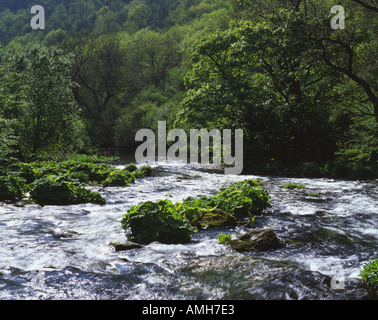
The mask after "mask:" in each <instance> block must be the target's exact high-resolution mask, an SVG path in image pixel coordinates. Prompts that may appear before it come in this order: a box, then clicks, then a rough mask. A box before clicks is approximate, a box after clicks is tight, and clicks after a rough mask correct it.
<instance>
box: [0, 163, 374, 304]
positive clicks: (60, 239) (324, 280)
mask: <svg viewBox="0 0 378 320" xmlns="http://www.w3.org/2000/svg"><path fill="white" fill-rule="evenodd" d="M153 167H154V168H155V175H154V176H153V177H149V178H147V179H142V180H137V181H136V183H135V184H134V185H131V186H129V187H126V188H100V187H93V188H90V189H91V190H93V191H99V192H101V193H102V194H103V196H104V198H105V199H106V200H107V203H108V204H107V205H106V206H98V205H92V204H90V205H88V204H86V205H76V206H59V207H55V206H54V207H53V206H45V207H40V206H38V205H35V204H16V205H14V204H13V205H9V204H0V300H4V299H54V300H63V299H70V300H79V299H80V300H86V299H88V300H89V299H91V300H92V299H93V300H94V299H101V300H110V299H111V300H116V299H128V300H131V299H132V300H134V299H135V300H145V299H159V300H170V299H179V300H180V299H194V300H199V299H201V300H213V299H216V300H221V299H235V300H238V299H280V300H281V299H282V300H284V299H343V300H345V299H375V298H376V296H371V295H369V293H368V291H367V290H366V289H365V287H364V285H363V284H362V282H361V280H360V279H359V272H360V270H361V269H362V267H363V265H364V263H366V262H367V261H369V260H371V259H372V258H373V257H376V256H378V250H377V249H378V246H377V244H378V210H377V203H378V187H377V182H374V181H370V182H359V181H342V180H332V179H302V178H301V179H299V178H298V179H297V178H282V177H258V176H232V175H224V174H223V171H220V170H218V169H215V168H211V167H208V168H204V167H203V166H202V167H201V166H195V165H187V164H179V163H157V164H155V165H153ZM247 178H261V179H262V181H263V182H264V185H265V186H266V187H267V188H268V189H269V194H270V195H271V204H272V208H270V209H269V210H267V211H266V212H265V213H264V215H262V216H259V217H256V219H255V226H256V227H263V228H270V229H273V230H274V231H275V232H276V234H277V236H278V238H279V239H280V240H281V241H282V242H284V243H285V247H283V248H281V249H278V250H274V251H269V252H256V253H237V252H233V251H231V250H230V249H228V248H227V247H226V246H224V245H219V244H218V241H217V238H218V235H219V233H231V234H232V235H233V237H237V236H239V235H241V234H243V233H245V232H246V231H248V230H249V229H247V228H245V227H236V228H233V229H228V230H208V231H200V232H198V233H196V234H194V235H193V238H192V241H191V243H189V244H185V245H164V244H160V243H157V242H154V243H151V244H149V245H146V246H144V247H143V248H141V249H133V250H131V251H124V252H116V251H115V250H114V248H113V247H112V246H110V245H109V242H111V241H119V242H125V241H126V237H127V235H128V234H127V233H126V234H125V233H124V231H123V229H122V228H121V219H122V215H123V214H125V213H126V212H127V210H128V208H129V207H130V206H132V205H137V204H138V203H140V202H142V201H148V200H152V201H156V200H158V199H170V200H172V201H173V202H176V201H181V200H183V199H184V198H186V197H188V196H197V195H199V194H205V195H212V194H214V193H216V192H218V191H219V189H220V188H221V187H223V186H227V185H229V184H231V183H233V182H236V181H240V180H244V179H247ZM288 182H297V183H301V184H303V185H305V186H306V189H304V190H286V189H283V186H284V185H285V184H286V183H288ZM309 193H318V195H319V196H318V197H310V196H308V194H309Z"/></svg>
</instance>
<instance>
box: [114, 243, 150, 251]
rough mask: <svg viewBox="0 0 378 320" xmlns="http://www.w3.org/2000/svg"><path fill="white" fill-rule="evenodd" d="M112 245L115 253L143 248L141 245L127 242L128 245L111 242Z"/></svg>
mask: <svg viewBox="0 0 378 320" xmlns="http://www.w3.org/2000/svg"><path fill="white" fill-rule="evenodd" d="M110 245H112V246H113V247H114V249H115V251H117V252H119V251H128V250H133V249H140V248H143V247H142V246H141V245H140V244H137V243H134V242H126V243H118V242H111V243H110Z"/></svg>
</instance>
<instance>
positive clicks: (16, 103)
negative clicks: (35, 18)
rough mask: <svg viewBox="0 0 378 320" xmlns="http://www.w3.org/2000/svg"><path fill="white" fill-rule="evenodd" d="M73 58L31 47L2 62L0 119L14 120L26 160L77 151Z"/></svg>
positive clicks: (79, 133) (78, 136)
mask: <svg viewBox="0 0 378 320" xmlns="http://www.w3.org/2000/svg"><path fill="white" fill-rule="evenodd" d="M71 66H72V56H70V55H68V56H67V55H64V54H63V53H62V52H61V51H60V50H57V49H47V48H45V47H41V46H35V47H33V48H32V49H31V50H30V52H29V53H28V54H27V55H26V54H21V53H19V54H17V55H13V56H12V55H9V56H7V57H5V58H4V59H3V60H2V72H3V77H5V78H6V79H8V81H7V83H6V84H5V86H4V88H3V92H2V99H1V100H2V102H3V103H2V105H1V107H0V115H1V116H2V117H4V118H5V119H8V120H12V121H14V123H15V124H14V134H15V135H16V136H17V138H18V140H17V141H18V149H19V155H20V157H22V158H23V159H25V160H29V159H34V158H37V157H40V156H43V155H44V154H48V155H55V156H59V155H61V154H64V153H68V152H72V151H75V150H77V149H78V148H80V147H82V143H83V140H82V137H83V136H84V134H83V132H82V124H81V122H80V119H79V118H78V111H79V109H78V106H77V104H76V102H75V100H74V96H73V94H72V89H73V87H74V86H75V83H74V82H73V81H72V79H71Z"/></svg>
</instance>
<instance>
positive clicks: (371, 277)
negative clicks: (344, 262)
mask: <svg viewBox="0 0 378 320" xmlns="http://www.w3.org/2000/svg"><path fill="white" fill-rule="evenodd" d="M360 277H361V279H362V281H363V282H364V283H365V284H366V286H367V287H368V289H369V290H370V291H371V292H374V293H376V294H378V258H375V259H374V260H372V261H370V262H368V263H366V264H365V265H364V267H363V269H362V270H361V273H360Z"/></svg>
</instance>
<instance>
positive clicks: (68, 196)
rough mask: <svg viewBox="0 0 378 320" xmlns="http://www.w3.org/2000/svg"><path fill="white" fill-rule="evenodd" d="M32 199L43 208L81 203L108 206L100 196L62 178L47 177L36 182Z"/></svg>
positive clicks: (31, 193)
mask: <svg viewBox="0 0 378 320" xmlns="http://www.w3.org/2000/svg"><path fill="white" fill-rule="evenodd" d="M30 199H31V200H33V201H35V202H36V203H38V204H39V205H42V206H44V205H76V204H81V203H94V204H100V205H105V204H106V201H105V199H103V198H102V197H101V195H100V194H98V193H96V192H92V191H90V190H87V189H84V188H81V187H78V186H75V185H73V184H72V183H70V182H67V181H65V180H64V177H61V176H58V177H57V176H46V177H44V178H41V179H39V180H37V181H35V182H34V183H33V184H32V190H31V191H30Z"/></svg>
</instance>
